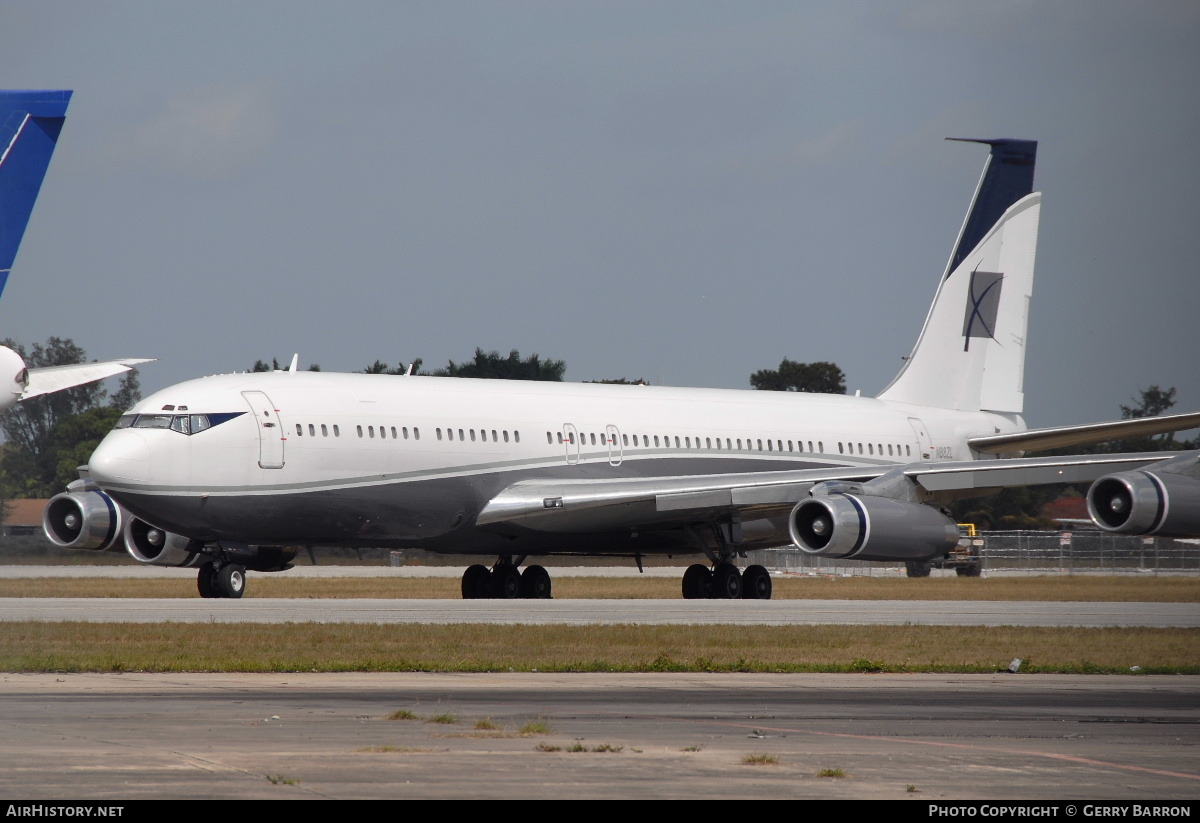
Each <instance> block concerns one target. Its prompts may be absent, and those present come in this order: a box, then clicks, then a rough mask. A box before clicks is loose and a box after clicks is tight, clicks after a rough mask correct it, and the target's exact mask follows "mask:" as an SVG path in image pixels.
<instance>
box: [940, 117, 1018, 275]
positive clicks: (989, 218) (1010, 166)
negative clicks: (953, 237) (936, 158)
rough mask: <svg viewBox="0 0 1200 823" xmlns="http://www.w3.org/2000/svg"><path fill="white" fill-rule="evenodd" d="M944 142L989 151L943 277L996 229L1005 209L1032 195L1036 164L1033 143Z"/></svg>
mask: <svg viewBox="0 0 1200 823" xmlns="http://www.w3.org/2000/svg"><path fill="white" fill-rule="evenodd" d="M946 139H947V140H955V141H957V142H961V143H983V144H984V145H987V146H991V147H992V151H991V153H990V154H989V155H988V159H987V162H986V163H985V164H984V166H983V175H982V176H981V177H980V178H979V186H978V187H977V188H976V189H975V196H974V197H973V198H971V208H970V209H968V210H967V218H966V219H965V220H964V221H963V225H962V228H961V229H960V230H959V232H958V241H957V242H956V243H955V244H954V250H953V251H951V252H950V261H949V262H948V263H947V264H946V271H944V272H943V273H942V276H943V277H946V276H947V275H949V274H950V272H952V271H954V269H955V268H957V267H958V264H959V263H961V262H962V259H963V258H964V257H966V256H967V255H968V254H970V253H971V250H972V249H974V248H975V247H976V246H978V245H979V241H980V240H982V239H983V236H984V235H985V234H987V233H988V230H990V229H991V228H992V226H994V225H996V222H997V221H998V220H999V219H1000V216H1001V215H1002V214H1004V212H1005V211H1007V210H1008V207H1009V206H1011V205H1012V204H1013V203H1015V202H1017V201H1018V200H1020V199H1021V198H1022V197H1024V196H1025V195H1027V194H1032V193H1033V171H1034V168H1035V167H1036V164H1037V141H1036V140H1011V139H1003V140H978V139H976V138H971V137H947V138H946Z"/></svg>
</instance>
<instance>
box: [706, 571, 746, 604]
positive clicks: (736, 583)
mask: <svg viewBox="0 0 1200 823" xmlns="http://www.w3.org/2000/svg"><path fill="white" fill-rule="evenodd" d="M712 581H713V586H712V594H711V595H709V596H710V597H713V598H715V599H717V600H739V599H741V596H742V573H741V572H740V571H738V567H737V566H735V565H733V564H732V563H721V564H719V565H718V566H717V567H716V568H715V569H713V574H712Z"/></svg>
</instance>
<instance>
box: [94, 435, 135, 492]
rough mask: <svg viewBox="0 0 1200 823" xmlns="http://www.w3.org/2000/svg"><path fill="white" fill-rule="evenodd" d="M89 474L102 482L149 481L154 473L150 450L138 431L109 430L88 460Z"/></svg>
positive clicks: (98, 481) (102, 483)
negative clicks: (152, 472) (151, 471)
mask: <svg viewBox="0 0 1200 823" xmlns="http://www.w3.org/2000/svg"><path fill="white" fill-rule="evenodd" d="M88 474H90V475H91V476H92V478H93V479H94V480H95V481H96V482H97V483H99V484H101V485H104V483H105V482H114V483H121V482H126V483H128V482H134V483H142V482H145V480H146V479H147V477H148V476H149V474H150V449H149V447H148V446H147V445H146V441H145V440H144V439H143V438H142V436H141V435H140V434H138V433H137V432H133V431H129V430H128V429H123V430H120V431H114V432H109V434H108V436H107V437H105V438H104V439H103V440H101V441H100V445H99V446H97V447H96V450H95V451H94V452H92V456H91V458H90V459H89V460H88Z"/></svg>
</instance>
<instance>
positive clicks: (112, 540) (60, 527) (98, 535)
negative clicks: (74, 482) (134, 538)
mask: <svg viewBox="0 0 1200 823" xmlns="http://www.w3.org/2000/svg"><path fill="white" fill-rule="evenodd" d="M127 519H128V515H127V514H126V513H125V511H124V509H122V508H121V507H120V506H118V505H117V504H116V503H115V502H113V500H112V498H110V497H109V496H108V495H107V494H105V493H104V492H102V491H100V490H99V489H96V488H92V489H89V490H86V491H66V492H63V493H62V494H58V495H55V496H54V497H52V498H50V502H49V503H47V504H46V508H45V510H44V511H43V512H42V531H44V532H45V533H46V537H47V538H49V540H50V542H51V543H53V544H54V545H56V546H62V547H63V548H64V549H91V550H93V551H105V550H106V549H113V550H117V551H119V550H120V549H122V548H124V545H123V544H122V543H121V526H122V523H123V522H124V521H125V520H127Z"/></svg>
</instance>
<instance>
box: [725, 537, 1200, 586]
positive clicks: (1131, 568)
mask: <svg viewBox="0 0 1200 823" xmlns="http://www.w3.org/2000/svg"><path fill="white" fill-rule="evenodd" d="M974 540H975V546H976V548H978V549H979V552H980V556H981V557H982V559H983V574H984V576H987V575H988V574H989V573H991V574H1005V573H1026V574H1029V573H1038V574H1052V573H1053V574H1200V541H1196V540H1173V539H1171V538H1166V537H1137V536H1131V535H1122V534H1109V533H1108V532H1101V531H1071V532H1038V531H1009V532H981V533H980V534H979V535H978V536H976V537H975V539H974ZM749 554H750V556H751V559H750V560H749V561H748V562H752V563H761V564H762V565H764V566H766V567H767V568H769V569H771V570H773V571H779V572H792V573H796V574H805V573H808V574H832V575H856V576H867V577H893V576H898V575H904V574H905V568H904V564H903V563H895V564H890V563H871V562H866V561H861V560H860V561H855V560H830V559H826V558H823V557H813V556H812V555H810V554H807V553H806V552H802V551H800V550H799V549H794V548H790V547H784V548H779V549H766V550H763V551H756V552H750V553H749ZM935 573H936V572H935ZM942 573H943V574H946V573H948V574H954V572H953V571H949V572H942Z"/></svg>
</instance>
